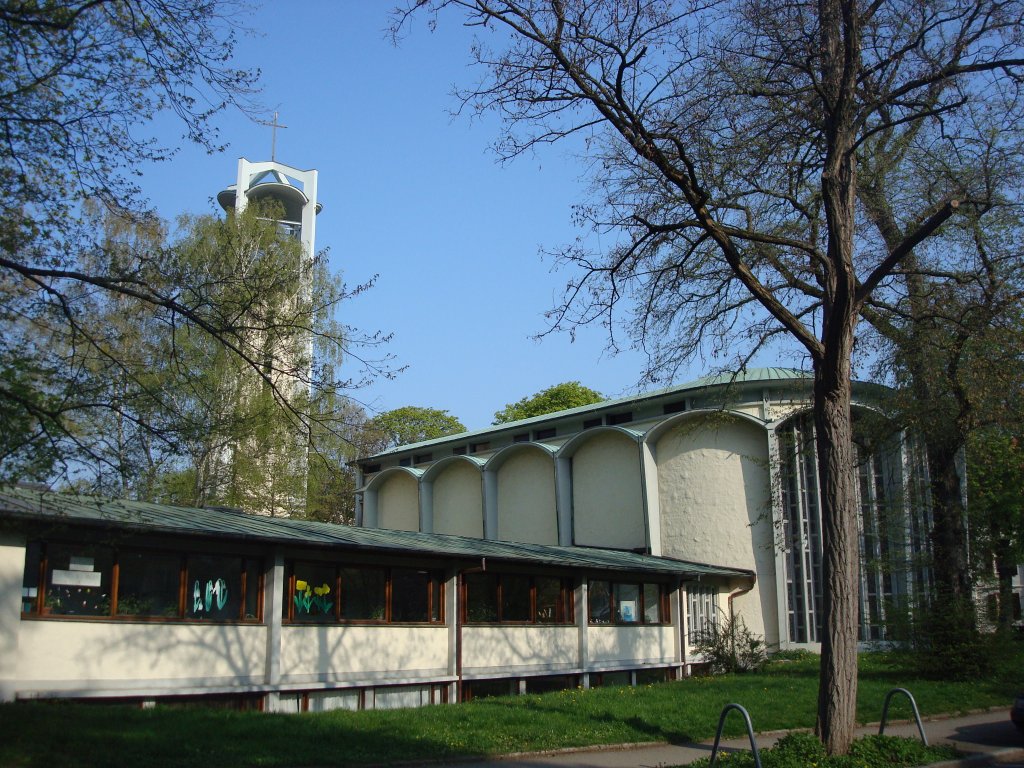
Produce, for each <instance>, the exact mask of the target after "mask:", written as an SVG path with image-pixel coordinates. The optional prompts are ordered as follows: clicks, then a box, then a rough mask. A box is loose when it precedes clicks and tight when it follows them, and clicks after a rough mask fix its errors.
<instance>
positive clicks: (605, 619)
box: [587, 581, 612, 624]
mask: <svg viewBox="0 0 1024 768" xmlns="http://www.w3.org/2000/svg"><path fill="white" fill-rule="evenodd" d="M587 603H588V612H589V619H590V623H591V624H610V623H611V615H612V614H611V610H612V603H611V584H610V583H609V582H607V581H591V582H590V585H589V586H588V588H587Z"/></svg>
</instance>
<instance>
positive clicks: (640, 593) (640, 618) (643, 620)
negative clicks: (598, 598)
mask: <svg viewBox="0 0 1024 768" xmlns="http://www.w3.org/2000/svg"><path fill="white" fill-rule="evenodd" d="M597 581H600V582H604V583H605V584H607V585H608V619H609V620H608V621H607V622H605V623H602V622H595V621H594V620H593V618H592V617H591V613H590V594H589V590H588V593H587V624H588V625H589V626H593V627H663V626H667V625H670V624H672V610H671V606H672V603H671V601H670V599H669V592H670V590H669V587H668V585H667V584H665V583H664V582H660V581H628V580H624V579H591V583H593V582H597ZM623 584H629V585H635V586H636V587H637V588H638V589H637V597H638V600H637V602H638V603H639V606H638V610H637V620H636V621H619V620H618V619H617V618H616V617H617V616H618V606H617V605H616V602H617V601H616V599H615V586H616V585H623ZM647 585H654V586H656V587H657V588H658V620H657V621H648V620H647V610H646V609H647V605H646V602H647V601H646V597H645V596H644V587H646V586H647Z"/></svg>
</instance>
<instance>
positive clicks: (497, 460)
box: [484, 443, 558, 472]
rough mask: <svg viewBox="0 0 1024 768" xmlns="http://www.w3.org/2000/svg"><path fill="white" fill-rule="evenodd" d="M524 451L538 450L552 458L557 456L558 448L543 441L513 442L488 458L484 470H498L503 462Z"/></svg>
mask: <svg viewBox="0 0 1024 768" xmlns="http://www.w3.org/2000/svg"><path fill="white" fill-rule="evenodd" d="M523 451H538V452H540V453H542V454H544V455H545V456H547V457H548V458H549V459H550V458H553V457H554V456H555V454H556V453H557V452H558V449H557V448H552V447H551V446H549V445H545V444H543V443H513V444H512V445H508V446H505V447H504V448H502V449H501V450H500V451H498V452H497V453H495V454H494V455H493V456H491V457H490V458H489V459H488V460H487V463H486V464H484V470H485V471H487V472H496V471H497V470H499V469H500V468H501V465H502V464H504V463H505V462H506V461H508V460H509V459H510V458H512V457H514V456H516V455H517V454H519V453H521V452H523Z"/></svg>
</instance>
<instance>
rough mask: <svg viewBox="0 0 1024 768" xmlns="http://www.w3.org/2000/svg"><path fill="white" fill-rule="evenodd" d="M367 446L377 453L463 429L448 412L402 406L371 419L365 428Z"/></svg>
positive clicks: (459, 422)
mask: <svg viewBox="0 0 1024 768" xmlns="http://www.w3.org/2000/svg"><path fill="white" fill-rule="evenodd" d="M367 430H368V433H369V434H368V437H367V442H368V443H369V444H371V445H373V446H374V448H375V449H374V451H373V452H379V451H383V450H386V449H388V448H394V447H396V446H399V445H410V444H412V443H419V442H422V441H424V440H433V439H434V438H437V437H445V436H446V435H457V434H458V433H460V432H465V431H466V427H465V426H464V425H463V423H462V422H461V421H459V419H458V418H457V417H455V416H453V415H452V414H450V413H448V411H445V410H440V409H438V408H424V407H421V406H417V405H406V406H403V407H401V408H395V409H394V410H391V411H384V412H383V413H379V414H377V415H376V416H374V417H373V418H372V419H371V420H370V422H369V424H367Z"/></svg>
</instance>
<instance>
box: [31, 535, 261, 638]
mask: <svg viewBox="0 0 1024 768" xmlns="http://www.w3.org/2000/svg"><path fill="white" fill-rule="evenodd" d="M52 546H60V547H66V548H69V549H73V548H74V547H76V546H96V547H101V548H105V549H107V550H108V551H109V552H110V555H111V565H110V612H109V613H101V614H92V615H68V614H62V613H50V612H49V611H47V610H46V595H47V592H48V591H49V588H50V582H49V579H48V578H47V575H48V574H49V572H50V548H51V547H52ZM39 547H40V554H39V574H38V587H37V588H36V597H35V599H34V602H35V605H34V608H33V610H32V611H30V612H25V611H22V612H21V616H22V618H25V619H44V620H47V621H131V622H145V623H153V624H161V623H176V624H180V623H186V624H210V625H215V624H247V625H257V624H263V623H264V610H263V608H264V604H263V603H264V595H263V592H264V579H265V570H264V567H263V566H264V563H263V558H260V557H254V556H250V555H243V554H237V553H232V552H222V551H215V552H211V553H205V552H197V551H196V550H188V549H185V550H182V549H178V548H175V549H165V548H162V547H147V546H141V547H132V546H129V547H114V546H110V545H108V544H104V543H102V542H95V543H93V542H82V541H65V540H63V539H55V540H53V541H39ZM130 553H131V554H134V553H142V554H146V553H160V554H163V555H170V556H172V557H177V558H178V612H177V614H176V615H175V616H139V615H135V614H131V615H121V614H119V613H118V602H119V600H120V597H121V595H120V591H121V559H122V557H123V556H125V555H127V554H130ZM196 554H212V555H214V556H220V557H231V558H238V560H239V561H240V562H241V567H240V572H239V585H240V587H241V595H239V606H238V616H237V617H236V618H233V619H224V618H218V619H206V618H203V619H196V618H192V617H190V616H188V615H187V614H188V610H187V605H188V602H187V601H188V582H189V577H188V558H189V556H190V555H196ZM252 564H255V565H256V570H257V572H258V573H259V579H258V583H257V584H256V585H255V588H256V617H255V618H252V619H247V618H245V608H246V604H247V603H248V589H249V585H248V583H247V582H248V571H249V566H250V565H252ZM22 604H23V605H24V600H23V601H22Z"/></svg>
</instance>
